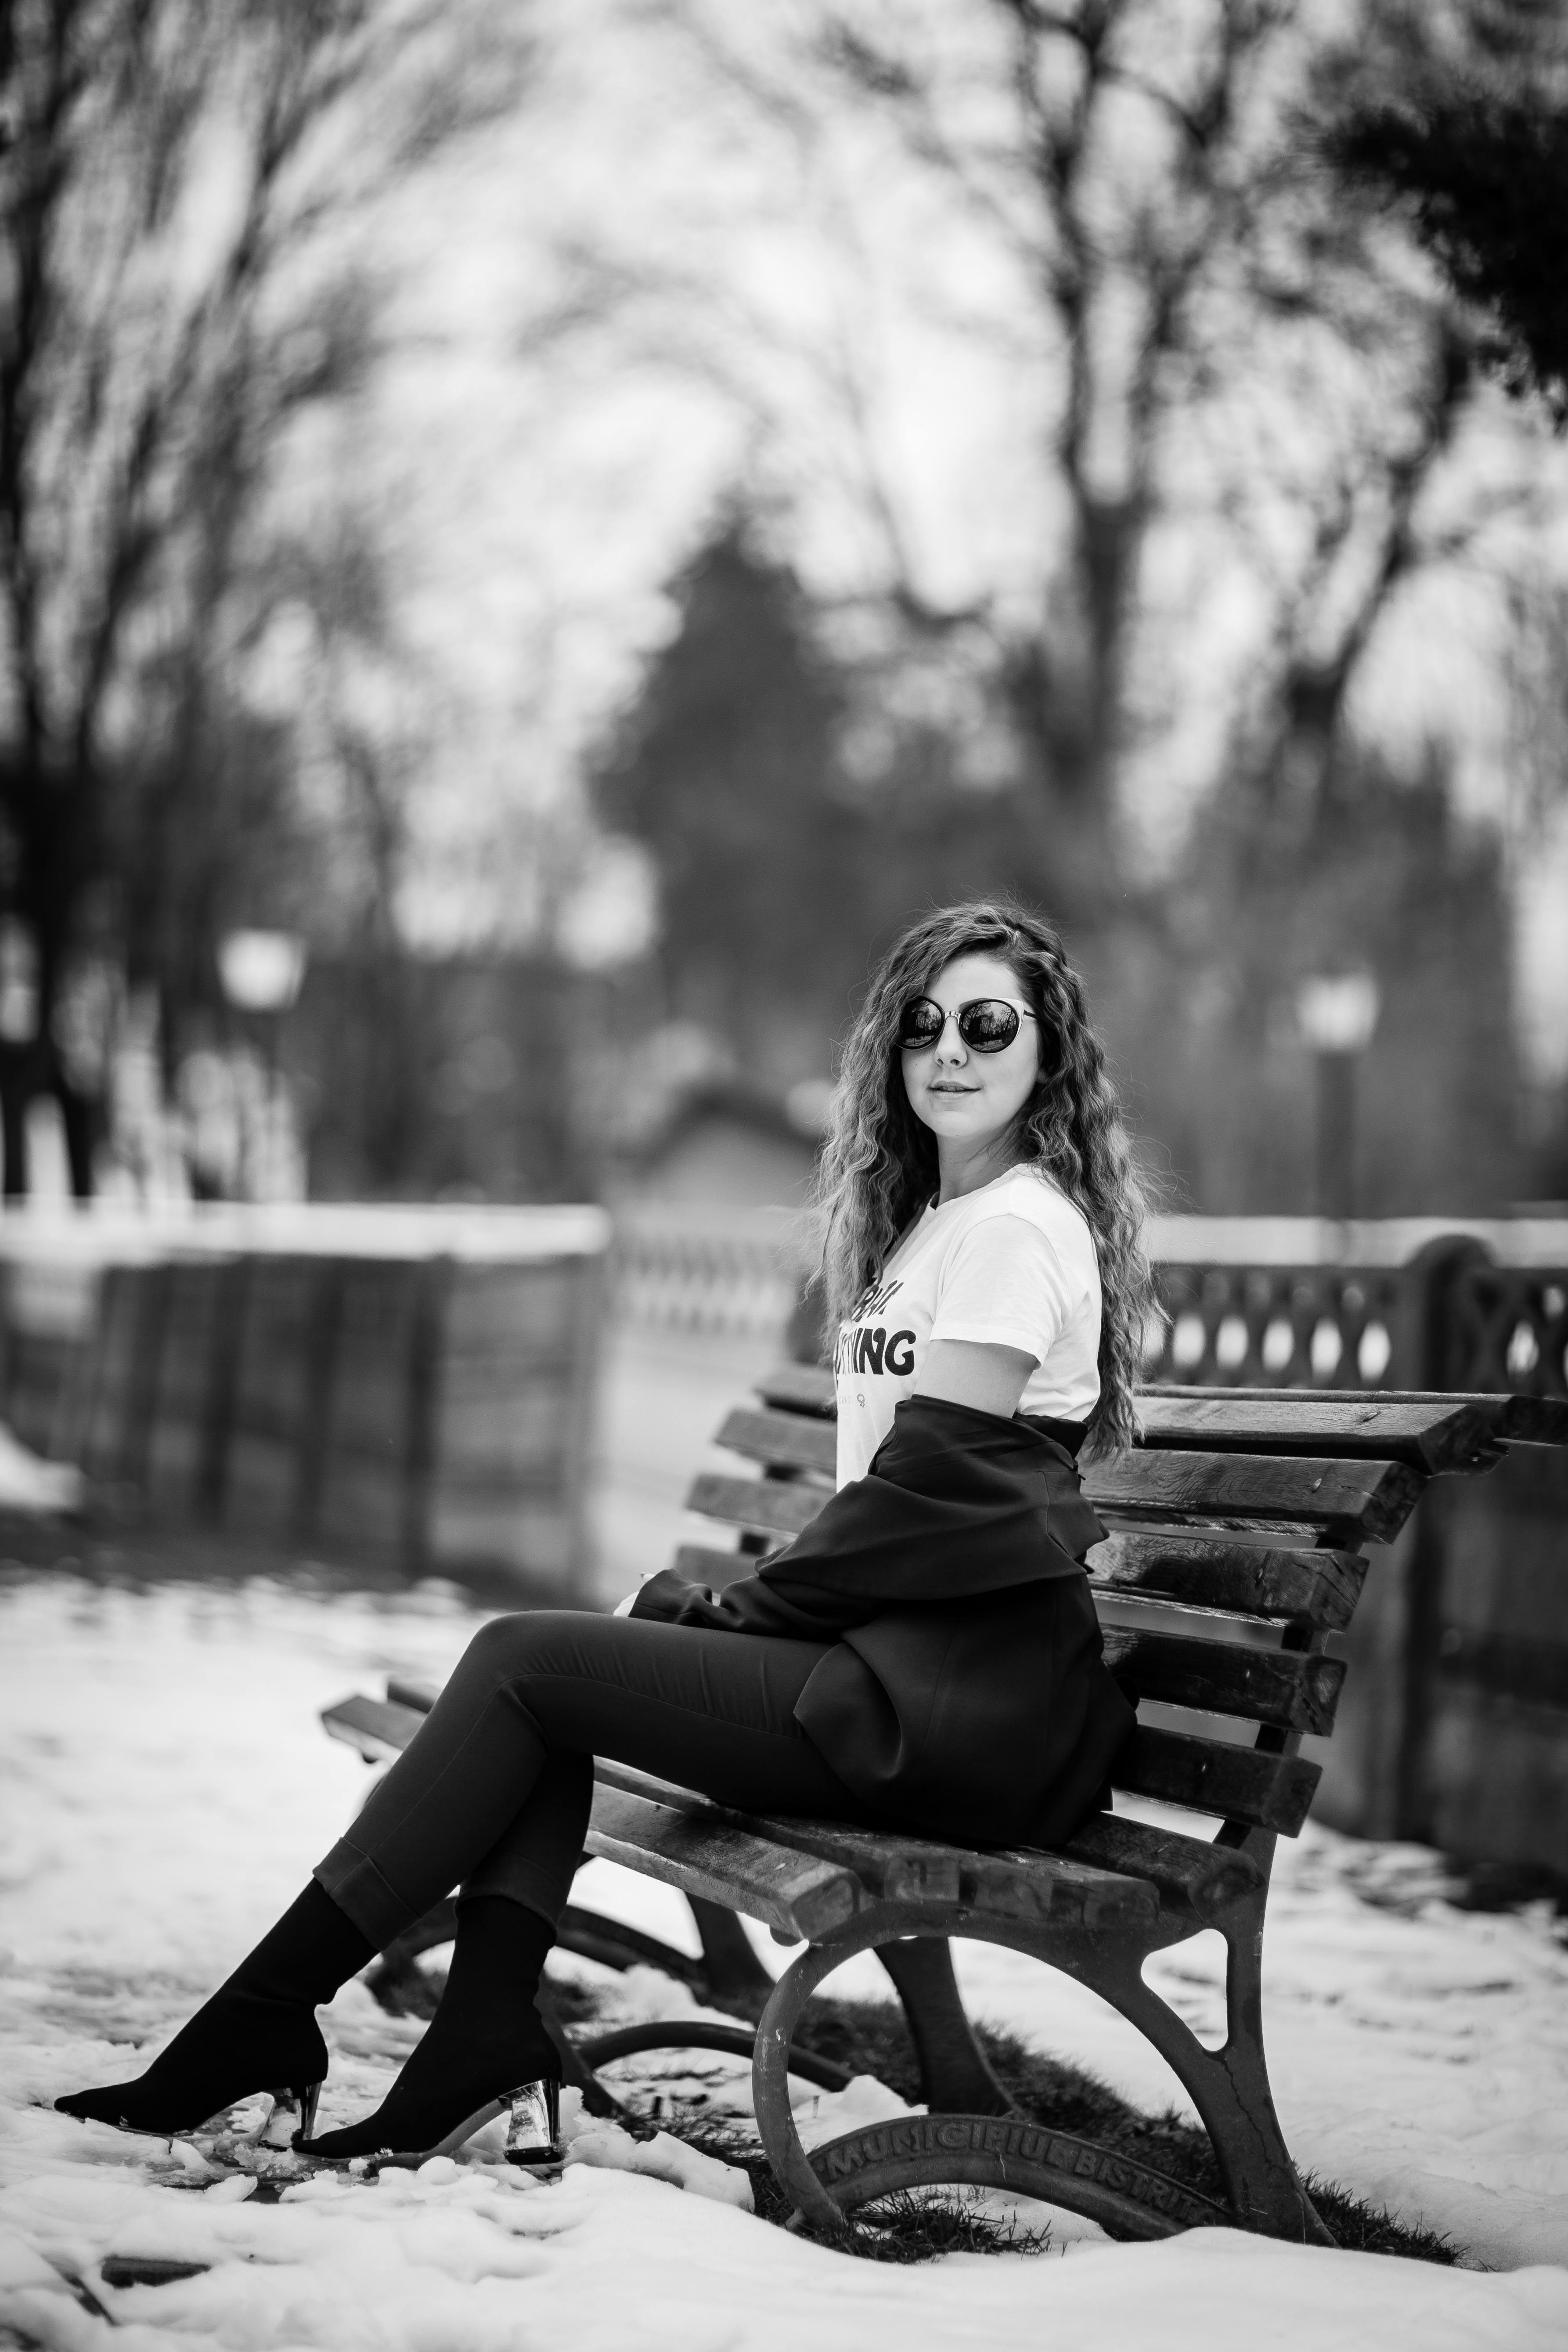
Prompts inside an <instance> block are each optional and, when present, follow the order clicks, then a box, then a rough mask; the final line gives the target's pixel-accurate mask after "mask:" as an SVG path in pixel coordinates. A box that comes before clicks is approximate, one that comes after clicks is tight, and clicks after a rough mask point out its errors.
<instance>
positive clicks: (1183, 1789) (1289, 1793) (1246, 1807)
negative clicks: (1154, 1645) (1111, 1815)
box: [1110, 1723, 1322, 1837]
mask: <svg viewBox="0 0 1568 2352" xmlns="http://www.w3.org/2000/svg"><path fill="white" fill-rule="evenodd" d="M1110 1777H1111V1779H1112V1780H1113V1781H1114V1782H1115V1784H1116V1786H1117V1787H1118V1788H1119V1789H1125V1790H1127V1791H1128V1792H1129V1794H1130V1795H1132V1796H1136V1797H1156V1798H1158V1799H1159V1800H1160V1801H1162V1802H1163V1803H1164V1804H1167V1805H1188V1806H1191V1808H1192V1809H1193V1811H1194V1812H1200V1813H1214V1814H1217V1815H1218V1816H1219V1818H1220V1819H1221V1820H1222V1821H1228V1822H1246V1824H1247V1827H1248V1828H1249V1829H1258V1830H1276V1831H1278V1832H1279V1835H1280V1836H1281V1837H1296V1836H1298V1835H1299V1834H1300V1828H1301V1824H1302V1822H1304V1821H1305V1820H1306V1818H1307V1811H1308V1808H1309V1807H1310V1804H1311V1801H1312V1798H1313V1794H1314V1792H1315V1791H1316V1789H1317V1786H1318V1782H1319V1780H1321V1777H1322V1767H1321V1765H1320V1764H1310V1763H1308V1761H1307V1759H1306V1758H1305V1757H1302V1756H1273V1755H1270V1754H1269V1753H1268V1750H1267V1749H1260V1748H1237V1747H1236V1746H1235V1745H1233V1744H1232V1743H1230V1742H1228V1741H1226V1740H1223V1739H1195V1738H1193V1737H1192V1736H1191V1734H1190V1733H1187V1732H1184V1731H1163V1730H1159V1729H1157V1728H1156V1727H1153V1726H1152V1725H1149V1724H1142V1723H1141V1724H1140V1725H1139V1726H1138V1727H1137V1729H1136V1730H1135V1731H1134V1732H1133V1734H1132V1737H1131V1739H1130V1740H1129V1741H1128V1743H1127V1745H1126V1747H1125V1748H1123V1749H1122V1751H1121V1756H1120V1757H1119V1758H1118V1759H1117V1762H1116V1769H1115V1770H1114V1771H1113V1772H1112V1774H1111V1776H1110Z"/></svg>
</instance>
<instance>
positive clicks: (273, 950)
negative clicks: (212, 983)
mask: <svg viewBox="0 0 1568 2352" xmlns="http://www.w3.org/2000/svg"><path fill="white" fill-rule="evenodd" d="M217 970H218V978H219V979H220V980H221V981H222V982H223V992H224V994H225V995H226V997H227V999H228V1001H229V1003H231V1004H232V1005H234V1006H235V1007H237V1010H238V1011H239V1012H241V1013H287V1012H288V1010H289V1006H290V1005H291V1004H292V1003H293V1002H294V1000H295V998H296V997H297V996H298V995H299V993H300V983H301V982H302V981H303V980H304V977H305V942H304V940H302V939H300V937H299V935H298V934H297V933H296V932H294V931H229V932H227V933H226V935H225V936H224V938H223V939H221V940H219V941H218V950H217Z"/></svg>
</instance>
